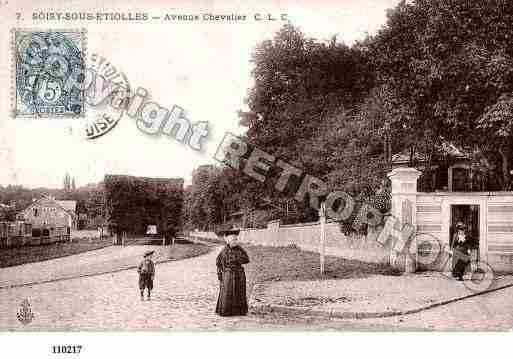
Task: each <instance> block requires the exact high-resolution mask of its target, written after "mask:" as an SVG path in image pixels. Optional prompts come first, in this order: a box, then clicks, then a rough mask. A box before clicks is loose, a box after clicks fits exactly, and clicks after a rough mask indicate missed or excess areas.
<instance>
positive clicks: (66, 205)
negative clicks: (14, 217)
mask: <svg viewBox="0 0 513 359" xmlns="http://www.w3.org/2000/svg"><path fill="white" fill-rule="evenodd" d="M44 201H46V202H51V203H55V204H56V205H57V207H60V208H61V209H62V210H63V211H65V212H67V213H69V214H70V215H72V216H76V213H75V207H76V201H57V200H55V199H54V198H53V197H52V196H43V197H41V198H39V199H38V200H35V201H34V202H32V203H31V204H30V205H28V207H27V208H25V209H24V210H23V211H21V213H23V212H26V211H28V210H30V209H31V208H32V207H33V206H34V205H36V204H39V203H41V202H44ZM72 207H73V209H71V208H72Z"/></svg>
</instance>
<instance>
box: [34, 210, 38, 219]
mask: <svg viewBox="0 0 513 359" xmlns="http://www.w3.org/2000/svg"><path fill="white" fill-rule="evenodd" d="M37 216H38V210H37V208H34V217H37Z"/></svg>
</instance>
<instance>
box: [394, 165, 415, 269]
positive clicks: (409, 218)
mask: <svg viewBox="0 0 513 359" xmlns="http://www.w3.org/2000/svg"><path fill="white" fill-rule="evenodd" d="M420 175H421V172H420V171H418V170H416V169H415V168H412V167H398V168H394V169H393V170H392V171H391V172H390V173H388V177H389V178H390V180H391V181H392V217H393V219H394V221H395V226H396V228H397V229H402V228H403V227H404V225H406V224H410V225H412V226H414V227H415V226H416V225H417V180H418V178H419V176H420ZM415 250H416V248H415ZM407 253H408V249H407V248H405V249H404V250H403V251H402V252H401V253H399V252H397V251H395V250H393V249H392V250H391V252H390V262H391V264H392V265H393V266H396V267H398V268H399V269H401V270H404V271H405V272H414V271H415V265H416V263H415V262H414V261H413V262H412V260H414V259H415V258H414V257H413V258H412V257H411V256H409V255H407Z"/></svg>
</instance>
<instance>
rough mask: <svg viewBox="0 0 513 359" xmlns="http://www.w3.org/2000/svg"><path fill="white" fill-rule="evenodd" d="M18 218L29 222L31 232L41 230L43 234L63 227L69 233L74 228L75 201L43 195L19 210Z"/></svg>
mask: <svg viewBox="0 0 513 359" xmlns="http://www.w3.org/2000/svg"><path fill="white" fill-rule="evenodd" d="M18 219H22V220H24V221H25V222H26V223H30V224H31V225H32V230H33V232H34V231H41V233H42V235H43V236H48V235H52V234H51V233H52V232H55V231H57V232H59V233H61V232H62V231H63V230H64V229H65V232H67V234H69V233H70V231H71V229H72V228H76V223H77V215H76V201H58V200H55V199H54V198H53V197H52V196H44V197H42V198H40V199H38V200H35V201H33V202H32V203H31V204H30V205H29V206H28V207H27V208H25V209H24V210H23V211H21V212H20V213H19V214H18ZM46 233H49V234H46Z"/></svg>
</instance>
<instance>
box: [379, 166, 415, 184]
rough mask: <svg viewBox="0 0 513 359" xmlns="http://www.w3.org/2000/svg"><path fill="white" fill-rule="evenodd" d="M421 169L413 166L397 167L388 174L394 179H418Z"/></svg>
mask: <svg viewBox="0 0 513 359" xmlns="http://www.w3.org/2000/svg"><path fill="white" fill-rule="evenodd" d="M421 174H422V172H421V171H419V170H417V169H416V168H413V167H397V168H394V169H393V170H392V171H390V172H389V173H388V174H387V176H388V177H389V178H390V179H391V180H392V179H393V180H397V179H398V180H414V181H415V180H417V179H418V178H419V177H420V175H421Z"/></svg>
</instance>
